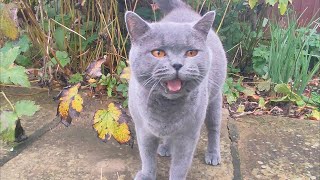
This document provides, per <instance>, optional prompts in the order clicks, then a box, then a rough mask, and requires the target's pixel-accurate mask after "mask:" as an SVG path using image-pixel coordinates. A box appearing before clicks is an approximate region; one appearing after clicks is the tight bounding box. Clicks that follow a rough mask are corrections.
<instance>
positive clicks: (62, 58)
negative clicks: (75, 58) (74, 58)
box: [51, 51, 70, 67]
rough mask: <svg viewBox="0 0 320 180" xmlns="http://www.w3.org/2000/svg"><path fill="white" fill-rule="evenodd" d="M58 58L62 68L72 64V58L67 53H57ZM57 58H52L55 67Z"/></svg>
mask: <svg viewBox="0 0 320 180" xmlns="http://www.w3.org/2000/svg"><path fill="white" fill-rule="evenodd" d="M56 58H57V59H58V60H59V62H60V65H61V66H62V67H65V66H66V65H67V64H69V63H70V58H69V55H68V53H67V52H65V51H57V52H56ZM56 58H54V57H53V58H52V59H51V62H52V63H53V65H56V64H57V61H56Z"/></svg>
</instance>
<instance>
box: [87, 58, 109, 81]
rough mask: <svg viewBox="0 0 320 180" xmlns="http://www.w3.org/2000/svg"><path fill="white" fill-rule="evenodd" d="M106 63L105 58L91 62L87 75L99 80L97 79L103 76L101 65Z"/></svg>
mask: <svg viewBox="0 0 320 180" xmlns="http://www.w3.org/2000/svg"><path fill="white" fill-rule="evenodd" d="M105 62H106V58H104V57H103V58H101V59H98V60H95V61H93V62H91V63H90V64H89V66H88V67H87V69H86V71H85V72H86V74H87V75H88V76H89V77H90V78H97V77H100V76H102V73H101V65H102V64H103V63H105Z"/></svg>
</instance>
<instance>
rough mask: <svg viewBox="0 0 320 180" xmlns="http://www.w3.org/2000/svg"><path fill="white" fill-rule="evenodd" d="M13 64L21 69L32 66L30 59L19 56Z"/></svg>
mask: <svg viewBox="0 0 320 180" xmlns="http://www.w3.org/2000/svg"><path fill="white" fill-rule="evenodd" d="M15 62H16V63H17V64H19V65H21V66H23V67H27V66H30V65H32V61H31V59H30V58H27V57H26V56H24V55H20V54H19V55H18V57H17V59H16V61H15Z"/></svg>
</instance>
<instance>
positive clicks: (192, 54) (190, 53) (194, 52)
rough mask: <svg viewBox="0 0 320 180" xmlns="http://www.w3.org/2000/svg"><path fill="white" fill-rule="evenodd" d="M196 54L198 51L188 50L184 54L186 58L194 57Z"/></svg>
mask: <svg viewBox="0 0 320 180" xmlns="http://www.w3.org/2000/svg"><path fill="white" fill-rule="evenodd" d="M197 54H198V50H189V51H187V52H186V56H187V57H194V56H196V55H197Z"/></svg>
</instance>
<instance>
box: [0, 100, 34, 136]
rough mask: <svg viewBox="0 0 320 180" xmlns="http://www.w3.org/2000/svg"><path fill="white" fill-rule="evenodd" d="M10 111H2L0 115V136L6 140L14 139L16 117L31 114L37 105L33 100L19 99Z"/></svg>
mask: <svg viewBox="0 0 320 180" xmlns="http://www.w3.org/2000/svg"><path fill="white" fill-rule="evenodd" d="M13 108H14V109H13V110H12V111H2V112H1V115H0V136H1V139H2V140H4V141H6V142H13V141H15V130H16V125H17V121H18V119H20V118H22V117H23V116H33V115H34V114H35V113H36V112H37V111H38V110H39V108H40V107H39V106H38V105H35V103H34V102H33V101H29V100H21V101H18V102H16V104H15V105H14V107H13Z"/></svg>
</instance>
